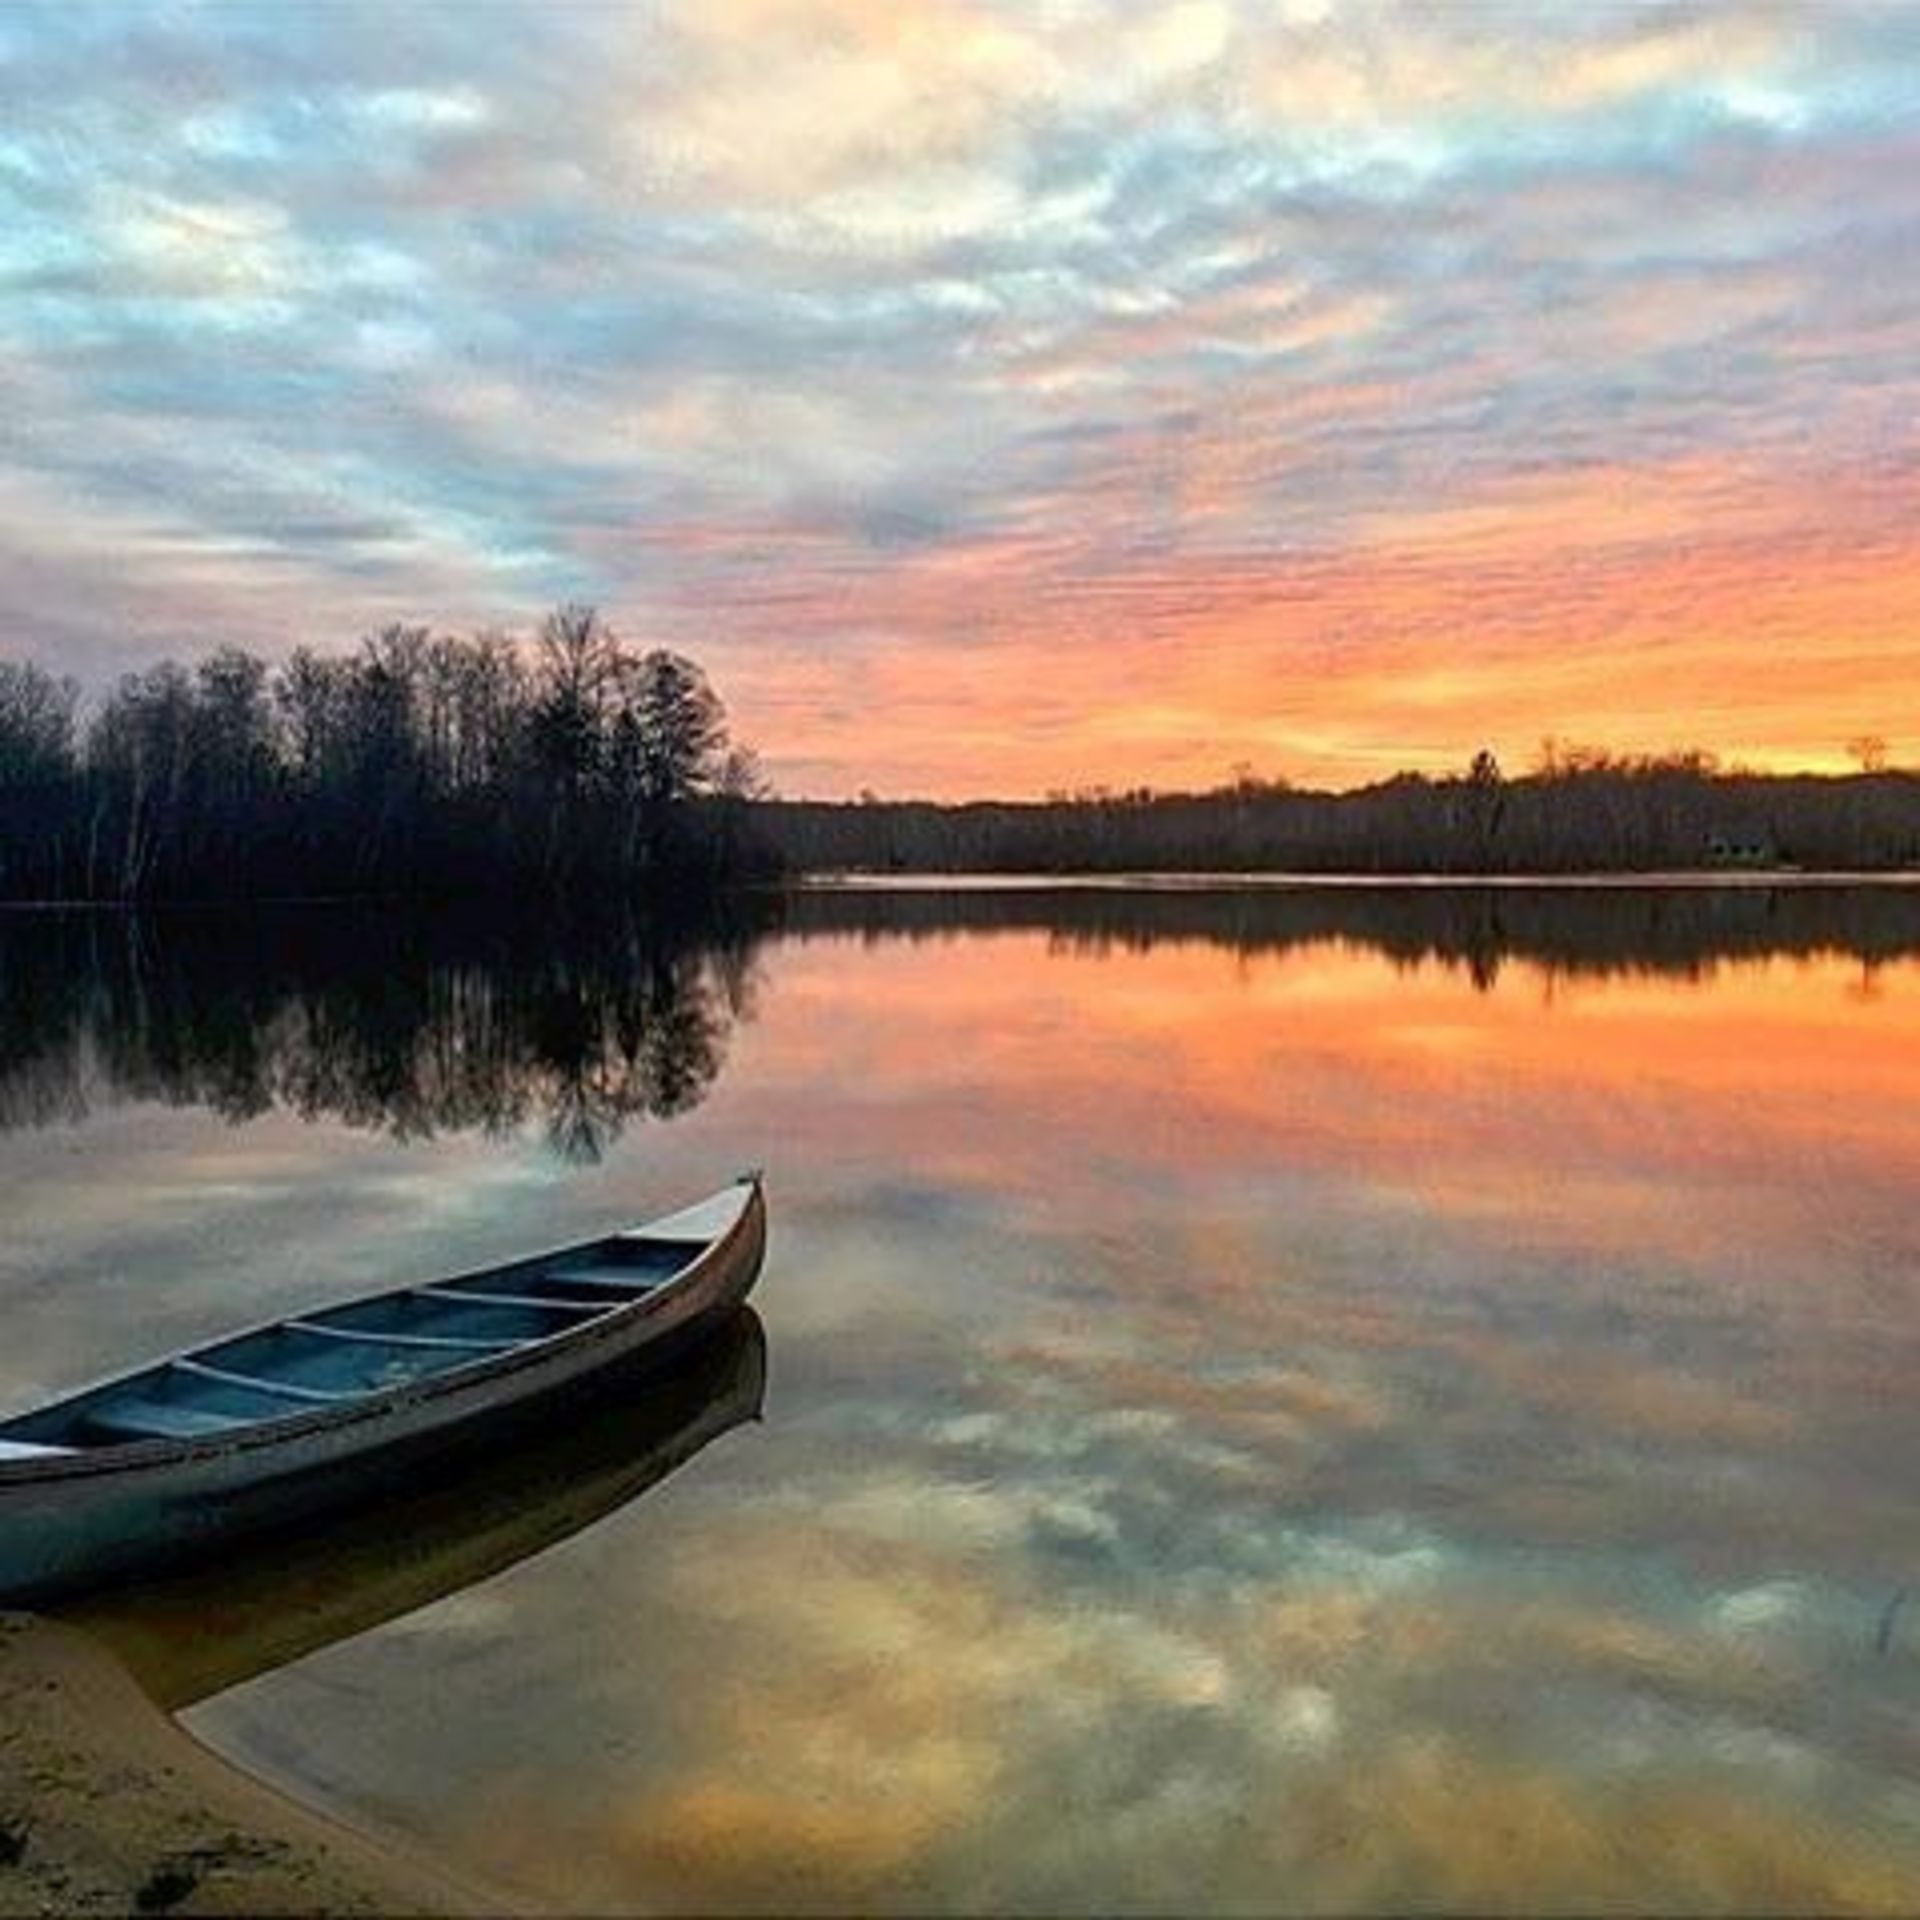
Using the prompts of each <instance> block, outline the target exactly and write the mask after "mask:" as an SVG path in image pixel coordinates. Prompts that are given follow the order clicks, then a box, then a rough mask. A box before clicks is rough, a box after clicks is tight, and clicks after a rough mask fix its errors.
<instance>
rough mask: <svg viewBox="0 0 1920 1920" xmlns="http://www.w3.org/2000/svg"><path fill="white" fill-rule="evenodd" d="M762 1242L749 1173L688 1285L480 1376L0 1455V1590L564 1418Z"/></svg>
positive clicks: (184, 1538) (6, 1592)
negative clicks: (203, 1426) (739, 1199)
mask: <svg viewBox="0 0 1920 1920" xmlns="http://www.w3.org/2000/svg"><path fill="white" fill-rule="evenodd" d="M765 1244H766V1215H765V1206H764V1202H763V1201H762V1199H761V1196H760V1193H759V1190H758V1187H757V1186H756V1187H755V1188H754V1189H753V1191H752V1194H751V1197H750V1200H749V1203H748V1205H747V1206H746V1208H745V1209H744V1211H743V1213H742V1216H741V1219H740V1221H739V1223H738V1224H737V1226H736V1227H735V1229H734V1230H733V1231H732V1232H731V1233H729V1234H728V1235H727V1236H725V1238H724V1239H722V1240H720V1241H718V1242H716V1243H715V1245H714V1246H713V1247H712V1248H710V1249H709V1251H708V1253H707V1254H706V1255H705V1256H704V1257H703V1258H702V1260H701V1262H700V1264H699V1269H698V1270H697V1271H696V1272H694V1273H692V1274H690V1275H689V1277H688V1283H687V1284H686V1285H685V1286H682V1287H673V1288H667V1289H663V1290H662V1292H661V1293H660V1295H658V1296H656V1297H655V1298H654V1299H651V1300H646V1301H643V1302H641V1303H639V1304H638V1305H637V1306H636V1307H635V1308H634V1309H633V1310H632V1311H630V1312H622V1313H619V1314H617V1315H614V1316H611V1317H610V1318H608V1319H606V1320H603V1321H600V1322H596V1323H593V1324H590V1325H588V1326H585V1327H582V1328H580V1329H578V1330H577V1331H576V1332H573V1333H570V1334H568V1335H566V1336H565V1337H564V1338H561V1339H557V1340H554V1341H551V1342H548V1343H545V1344H543V1345H541V1346H538V1347H534V1348H531V1349H528V1350H526V1351H524V1352H516V1353H514V1354H512V1355H509V1356H507V1357H506V1358H504V1359H503V1360H502V1361H500V1362H499V1363H498V1364H497V1365H491V1366H487V1367H483V1368H478V1369H475V1370H473V1371H474V1377H470V1378H467V1379H462V1380H455V1381H447V1382H436V1381H434V1380H431V1379H428V1380H424V1381H420V1382H417V1383H415V1384H414V1385H413V1386H411V1387H410V1388H408V1389H406V1390H404V1391H400V1392H397V1393H393V1394H388V1395H383V1396H379V1397H377V1398H375V1399H373V1400H371V1401H369V1402H366V1403H359V1404H356V1405H354V1406H352V1407H350V1408H348V1409H346V1410H345V1411H341V1412H335V1411H333V1410H327V1411H324V1412H321V1413H316V1414H314V1415H312V1416H309V1417H306V1418H303V1419H298V1420H288V1421H280V1422H276V1423H274V1424H273V1425H272V1426H270V1427H260V1428H241V1429H239V1430H237V1431H235V1432H234V1433H232V1434H231V1435H224V1436H221V1437H219V1438H218V1439H212V1440H201V1441H191V1442H179V1443H173V1444H168V1445H159V1446H144V1447H140V1448H137V1449H121V1450H119V1457H116V1455H115V1453H114V1452H113V1451H107V1452H103V1453H101V1454H99V1455H97V1456H87V1455H74V1456H71V1457H68V1458H63V1459H60V1460H57V1461H52V1462H47V1463H39V1462H35V1463H30V1464H29V1465H27V1466H24V1467H22V1466H19V1465H13V1464H10V1465H7V1466H5V1467H0V1600H4V1601H5V1602H7V1603H9V1604H20V1603H21V1602H28V1601H39V1600H44V1599H47V1598H51V1597H54V1596H56V1595H59V1594H63V1593H71V1592H74V1591H77V1590H79V1589H82V1588H84V1587H89V1586H93V1585H97V1584H99V1583H100V1582H102V1581H105V1580H111V1579H114V1578H124V1577H127V1576H129V1575H132V1574H136V1573H138V1572H140V1571H142V1570H144V1569H146V1568H149V1567H154V1566H158V1565H162V1564H166V1563H170V1562H173V1561H177V1560H179V1559H181V1558H185V1557H194V1556H198V1555H201V1554H204V1553H206V1552H208V1551H209V1550H212V1549H215V1548H217V1547H219V1546H220V1545H221V1544H223V1543H224V1542H226V1541H229V1540H232V1539H236V1538H239V1537H242V1536H245V1535H249V1534H254V1533H258V1532H261V1531H265V1530H270V1529H273V1528H276V1527H285V1526H287V1525H289V1524H295V1523H297V1522H298V1521H299V1520H301V1519H303V1518H306V1517H309V1516H312V1515H316V1514H320V1513H323V1512H325V1511H326V1510H328V1509H329V1508H333V1507H337V1506H339V1505H341V1504H344V1503H352V1502H358V1501H360V1500H363V1499H366V1498H369V1497H377V1496H378V1493H379V1491H380V1489H381V1487H382V1485H383V1484H386V1485H391V1484H393V1482H394V1479H395V1477H396V1476H399V1475H406V1476H409V1478H410V1479H411V1478H413V1477H415V1476H417V1475H419V1474H420V1473H422V1472H431V1470H432V1464H433V1462H434V1460H435V1459H436V1458H437V1457H439V1456H443V1455H448V1454H451V1453H453V1452H457V1451H460V1450H463V1449H464V1448H466V1447H467V1446H469V1445H472V1444H477V1443H479V1442H481V1441H483V1440H484V1441H486V1442H489V1443H490V1442H491V1441H493V1440H494V1439H496V1438H499V1439H504V1438H508V1437H510V1436H512V1435H513V1434H515V1433H518V1432H522V1431H524V1430H525V1428H526V1427H527V1426H528V1425H529V1424H536V1423H542V1422H550V1421H553V1420H555V1419H563V1418H565V1417H566V1416H567V1413H568V1410H569V1407H570V1405H572V1404H573V1403H575V1402H576V1401H579V1400H582V1399H585V1398H587V1397H590V1396H592V1395H594V1394H595V1392H596V1390H598V1389H600V1388H603V1387H604V1386H605V1385H606V1383H607V1382H608V1381H610V1380H617V1381H618V1382H619V1383H620V1384H621V1385H623V1386H624V1385H625V1384H627V1383H629V1382H631V1381H633V1380H635V1379H637V1378H640V1377H643V1376H644V1375H646V1374H647V1373H650V1372H655V1371H657V1370H658V1369H659V1368H661V1367H665V1366H668V1365H671V1364H672V1363H673V1361H674V1360H675V1359H677V1358H679V1357H680V1356H682V1355H683V1354H684V1353H685V1352H686V1350H687V1349H688V1348H689V1347H690V1346H692V1345H694V1344H696V1343H698V1342H699V1341H701V1340H703V1339H704V1338H705V1337H706V1336H707V1335H708V1334H709V1333H711V1332H712V1331H713V1329H714V1328H716V1327H717V1326H719V1325H721V1324H722V1323H723V1322H725V1321H727V1320H728V1319H729V1318H730V1316H731V1315H732V1314H733V1312H734V1311H735V1310H736V1309H737V1308H738V1307H739V1306H740V1304H741V1303H742V1302H743V1301H744V1300H745V1299H746V1297H747V1295H748V1293H749V1292H750V1291H751V1290H752V1287H753V1283H754V1281H755V1280H756V1279H757V1277H758V1275H759V1270H760V1263H761V1260H762V1258H763V1256H764V1251H765Z"/></svg>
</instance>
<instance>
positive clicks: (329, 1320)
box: [0, 1234, 710, 1450]
mask: <svg viewBox="0 0 1920 1920" xmlns="http://www.w3.org/2000/svg"><path fill="white" fill-rule="evenodd" d="M709 1244H710V1242H708V1241H707V1240H704V1239H703V1240H689V1239H679V1238H670V1237H663V1236H659V1235H649V1234H616V1235H612V1236H610V1237H608V1238H606V1239H604V1240H596V1241H590V1242H588V1243H587V1244H586V1245H584V1246H578V1247H571V1248H568V1249H567V1250H565V1251H564V1252H561V1253H555V1254H548V1255H545V1256H543V1257H542V1258H540V1259H537V1260H525V1261H520V1262H518V1263H516V1264H514V1265H512V1266H506V1267H494V1268H490V1269H488V1270H487V1271H485V1272H482V1273H471V1274H463V1275H461V1276H460V1277H458V1278H456V1279H452V1280H443V1281H439V1282H436V1283H435V1284H433V1285H431V1286H420V1287H405V1288H399V1289H396V1290H395V1291H394V1292H392V1293H383V1294H375V1295H373V1296H371V1297H369V1298H366V1299H362V1300H354V1301H349V1302H348V1303H347V1304H345V1305H343V1306H337V1307H328V1308H324V1309H322V1310H320V1311H318V1312H315V1313H305V1314H298V1315H295V1316H293V1317H291V1318H289V1319H286V1320H283V1321H280V1322H278V1323H277V1324H275V1325H273V1326H271V1327H266V1328H257V1329H255V1330H253V1331H251V1332H248V1333H243V1334H238V1335H235V1336H233V1337H231V1338H229V1339H225V1340H220V1341H215V1342H213V1343H212V1344H210V1345H208V1346H205V1347H197V1348H195V1349H193V1350H192V1351H191V1352H190V1353H184V1354H178V1355H175V1356H174V1357H173V1358H171V1359H169V1360H163V1361H161V1362H159V1363H158V1364H157V1365H155V1366H151V1367H147V1368H145V1369H143V1370H142V1371H140V1372H138V1373H132V1374H128V1375H125V1376H124V1377H122V1378H121V1379H118V1380H113V1381H109V1382H108V1383H107V1384H106V1385H104V1386H99V1387H94V1388H91V1389H89V1390H87V1391H85V1392H82V1393H78V1394H75V1395H72V1396H71V1397H70V1398H68V1399H65V1400H60V1401H55V1402H54V1403H53V1404H52V1405H50V1406H45V1407H39V1408H36V1409H35V1410H34V1411H33V1412H31V1413H27V1414H23V1415H21V1416H19V1417H18V1418H16V1419H13V1420H7V1421H0V1442H13V1443H27V1444H29V1445H33V1446H42V1447H55V1448H75V1449H82V1450H85V1449H91V1448H98V1447H120V1446H126V1445H128V1444H129V1443H132V1442H139V1441H149V1440H197V1439H205V1438H209V1437H212V1436H214V1435H218V1434H221V1433H226V1432H230V1431H232V1430H234V1429H236V1428H240V1427H248V1426H255V1425H258V1424H259V1423H260V1422H262V1421H267V1420H280V1419H285V1418H287V1417H288V1416H289V1415H295V1414H303V1413H311V1412H313V1411H315V1410H316V1409H318V1408H325V1407H342V1406H345V1405H347V1404H348V1403H350V1402H352V1401H354V1400H356V1399H360V1398H363V1397H365V1396H366V1395H368V1394H372V1393H379V1392H382V1391H384V1390H385V1389H387V1388H390V1387H394V1386H400V1385H404V1384H405V1383H406V1382H408V1381H410V1380H419V1379H424V1378H426V1377H427V1376H429V1375H434V1374H441V1373H447V1372H450V1371H452V1370H454V1369H456V1368H459V1367H464V1366H472V1365H475V1364H476V1363H479V1362H482V1361H487V1360H493V1359H497V1358H498V1357H499V1356H500V1355H502V1354H506V1353H512V1352H515V1351H516V1350H519V1349H522V1348H526V1347H530V1346H534V1345H537V1344H539V1343H540V1342H542V1341H545V1340H551V1339H553V1338H555V1337H556V1336H557V1335H560V1334H563V1333H569V1332H571V1331H572V1330H573V1329H574V1328H576V1327H579V1326H583V1325H585V1324H587V1323H588V1322H590V1321H593V1320H597V1319H599V1318H601V1317H602V1316H604V1315H606V1314H610V1313H614V1312H617V1311H618V1310H619V1309H620V1308H622V1307H625V1306H629V1305H631V1304H632V1303H633V1302H634V1301H636V1300H639V1299H641V1298H642V1297H644V1296H645V1295H646V1294H648V1293H650V1292H652V1291H653V1290H654V1289H655V1288H658V1287H662V1286H665V1285H666V1284H667V1283H668V1282H669V1281H670V1280H672V1279H674V1278H675V1277H676V1276H677V1275H679V1274H681V1273H683V1272H684V1271H685V1270H686V1269H687V1268H688V1267H689V1266H690V1265H692V1263H693V1262H694V1261H695V1260H696V1259H698V1257H699V1256H700V1255H701V1254H702V1253H704V1252H705V1251H706V1249H707V1247H708V1245H709Z"/></svg>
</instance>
